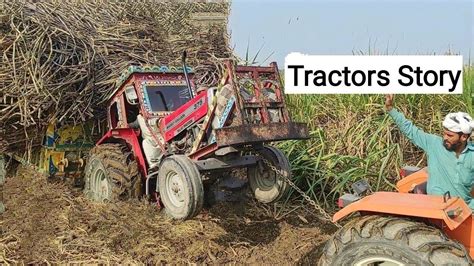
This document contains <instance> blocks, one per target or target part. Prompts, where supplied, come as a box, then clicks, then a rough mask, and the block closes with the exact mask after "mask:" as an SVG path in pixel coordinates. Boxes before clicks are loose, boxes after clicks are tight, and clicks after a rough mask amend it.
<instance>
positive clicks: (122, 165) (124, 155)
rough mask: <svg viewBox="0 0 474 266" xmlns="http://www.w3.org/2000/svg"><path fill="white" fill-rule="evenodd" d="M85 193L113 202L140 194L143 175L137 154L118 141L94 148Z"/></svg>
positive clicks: (98, 199)
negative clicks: (140, 172)
mask: <svg viewBox="0 0 474 266" xmlns="http://www.w3.org/2000/svg"><path fill="white" fill-rule="evenodd" d="M84 182H85V187H84V194H85V196H86V197H87V198H89V199H91V200H93V201H97V202H111V201H116V200H124V199H127V198H133V197H138V196H140V194H141V176H140V174H139V173H138V167H137V163H136V161H135V160H134V156H133V153H132V152H130V151H129V150H128V148H127V147H126V146H125V145H122V144H118V143H107V144H101V145H98V146H96V147H94V148H93V149H92V150H91V151H90V157H89V159H88V162H87V165H86V168H85V176H84Z"/></svg>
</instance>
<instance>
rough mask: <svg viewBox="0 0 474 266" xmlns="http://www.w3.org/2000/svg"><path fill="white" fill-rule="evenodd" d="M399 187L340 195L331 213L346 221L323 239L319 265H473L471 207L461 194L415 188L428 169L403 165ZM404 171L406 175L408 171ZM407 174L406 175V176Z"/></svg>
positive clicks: (357, 188) (357, 186)
mask: <svg viewBox="0 0 474 266" xmlns="http://www.w3.org/2000/svg"><path fill="white" fill-rule="evenodd" d="M401 174H402V176H404V178H403V179H402V180H400V181H399V182H398V183H397V190H398V193H397V192H376V193H374V194H371V195H369V196H365V197H363V196H362V195H363V194H364V193H365V192H366V189H367V187H366V186H365V185H364V184H361V183H356V184H354V185H355V186H354V185H353V189H354V191H355V193H354V194H345V195H343V196H342V197H341V198H340V199H339V202H338V203H339V204H338V205H339V206H341V207H344V208H343V209H341V210H340V211H338V212H337V213H336V214H335V215H334V216H333V222H337V221H339V220H341V219H343V218H345V217H347V216H349V215H351V214H354V213H358V215H356V216H357V217H354V218H353V219H352V220H350V221H349V222H347V223H346V224H345V225H344V226H343V227H342V228H341V229H340V230H338V231H337V232H336V233H335V235H334V236H333V237H332V238H331V239H330V240H329V241H328V242H327V243H326V246H325V247H324V251H323V254H322V256H321V258H320V260H319V264H320V265H433V264H434V265H447V264H449V265H472V263H473V262H472V257H474V231H473V230H474V223H473V218H472V211H471V209H470V208H469V207H468V205H467V204H466V203H465V202H464V201H463V200H462V199H460V198H457V197H451V196H450V195H449V193H446V194H445V195H444V196H434V195H426V194H418V193H419V192H418V193H417V194H414V193H413V192H414V190H417V189H418V188H420V187H422V186H423V184H424V183H425V182H426V181H427V179H428V173H427V171H426V169H425V168H424V169H413V167H407V168H403V169H402V171H401ZM407 174H408V175H407ZM405 176H406V177H405Z"/></svg>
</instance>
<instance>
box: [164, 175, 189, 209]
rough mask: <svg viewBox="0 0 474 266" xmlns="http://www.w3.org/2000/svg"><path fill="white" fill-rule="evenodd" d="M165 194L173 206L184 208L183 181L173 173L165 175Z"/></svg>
mask: <svg viewBox="0 0 474 266" xmlns="http://www.w3.org/2000/svg"><path fill="white" fill-rule="evenodd" d="M166 194H167V195H168V199H169V200H170V202H171V204H173V206H175V207H177V208H181V207H183V206H184V201H185V198H186V197H185V188H184V183H183V179H182V178H181V177H180V176H179V175H178V173H176V172H174V171H170V172H169V173H168V174H167V175H166Z"/></svg>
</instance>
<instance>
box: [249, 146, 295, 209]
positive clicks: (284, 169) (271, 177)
mask: <svg viewBox="0 0 474 266" xmlns="http://www.w3.org/2000/svg"><path fill="white" fill-rule="evenodd" d="M259 154H260V156H262V157H263V159H265V160H267V161H268V162H269V163H270V164H271V165H272V166H273V167H275V168H276V169H277V170H279V171H280V172H281V173H282V174H283V176H281V175H279V174H277V173H276V172H275V171H273V169H272V168H271V167H270V166H268V165H267V164H265V163H264V162H263V161H261V160H260V161H259V162H258V163H257V165H256V166H254V167H249V168H248V171H247V175H248V179H249V184H250V188H251V189H252V192H253V193H254V195H255V198H256V199H257V200H258V201H260V202H263V203H272V202H275V201H277V200H279V199H281V198H282V197H283V196H284V195H285V194H286V193H287V192H288V190H289V186H288V184H287V183H286V182H285V180H284V178H291V169H290V162H289V161H288V158H287V157H286V156H285V154H284V153H283V152H282V151H281V150H279V149H277V148H275V147H269V146H265V147H263V149H261V150H259Z"/></svg>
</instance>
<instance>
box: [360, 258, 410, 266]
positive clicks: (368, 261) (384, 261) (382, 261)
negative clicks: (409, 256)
mask: <svg viewBox="0 0 474 266" xmlns="http://www.w3.org/2000/svg"><path fill="white" fill-rule="evenodd" d="M354 265H355V266H369V265H383V266H399V265H405V263H403V262H400V261H397V260H394V259H390V258H386V257H371V258H365V259H362V260H360V261H358V262H355V263H354Z"/></svg>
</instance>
